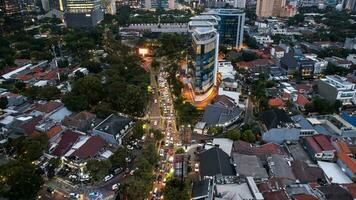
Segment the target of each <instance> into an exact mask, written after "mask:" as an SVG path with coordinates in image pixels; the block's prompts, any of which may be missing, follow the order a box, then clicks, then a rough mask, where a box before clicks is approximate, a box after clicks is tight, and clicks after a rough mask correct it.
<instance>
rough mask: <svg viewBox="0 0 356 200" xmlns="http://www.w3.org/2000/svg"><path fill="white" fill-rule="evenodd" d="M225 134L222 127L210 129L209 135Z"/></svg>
mask: <svg viewBox="0 0 356 200" xmlns="http://www.w3.org/2000/svg"><path fill="white" fill-rule="evenodd" d="M222 132H223V128H222V127H220V126H212V127H210V128H209V130H208V133H209V134H210V135H220V134H222Z"/></svg>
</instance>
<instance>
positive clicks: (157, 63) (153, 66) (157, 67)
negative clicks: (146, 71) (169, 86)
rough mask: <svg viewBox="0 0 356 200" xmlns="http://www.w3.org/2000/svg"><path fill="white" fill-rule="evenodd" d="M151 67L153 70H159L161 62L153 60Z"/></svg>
mask: <svg viewBox="0 0 356 200" xmlns="http://www.w3.org/2000/svg"><path fill="white" fill-rule="evenodd" d="M151 67H152V69H154V70H157V69H159V62H158V61H157V60H156V59H153V60H152V63H151Z"/></svg>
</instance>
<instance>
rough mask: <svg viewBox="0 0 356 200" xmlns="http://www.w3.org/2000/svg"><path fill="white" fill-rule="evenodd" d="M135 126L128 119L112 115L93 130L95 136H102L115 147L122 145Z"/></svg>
mask: <svg viewBox="0 0 356 200" xmlns="http://www.w3.org/2000/svg"><path fill="white" fill-rule="evenodd" d="M134 124H135V123H134V121H133V120H131V119H130V118H128V117H125V116H123V115H113V114H112V115H110V116H109V117H107V118H106V119H104V120H103V121H102V122H101V123H99V124H98V125H97V126H96V127H95V128H94V129H93V135H97V136H100V137H102V138H103V139H104V140H105V141H107V142H109V143H111V144H113V145H120V144H121V143H122V139H123V138H124V137H125V136H126V135H127V134H128V133H129V132H130V131H131V129H132V127H133V125H134Z"/></svg>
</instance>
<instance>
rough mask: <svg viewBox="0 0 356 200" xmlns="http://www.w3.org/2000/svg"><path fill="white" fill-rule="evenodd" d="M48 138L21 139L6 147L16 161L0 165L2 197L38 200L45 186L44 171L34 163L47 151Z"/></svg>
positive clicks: (13, 199) (15, 199) (11, 199)
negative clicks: (40, 191)
mask: <svg viewBox="0 0 356 200" xmlns="http://www.w3.org/2000/svg"><path fill="white" fill-rule="evenodd" d="M47 145H48V138H47V137H46V136H45V135H41V136H38V137H34V138H24V137H20V138H17V139H15V140H12V141H10V142H9V143H8V146H7V147H6V149H7V152H13V153H14V155H16V156H15V159H12V160H11V161H10V162H8V163H6V164H4V165H0V196H1V197H5V198H9V199H10V200H22V199H23V200H25V199H36V197H37V193H38V191H39V190H40V188H41V185H42V184H43V178H42V175H43V171H42V170H41V169H39V168H37V167H36V166H35V165H34V164H33V163H32V162H33V161H34V160H37V159H38V158H39V157H40V156H41V155H42V154H43V151H44V150H45V149H47Z"/></svg>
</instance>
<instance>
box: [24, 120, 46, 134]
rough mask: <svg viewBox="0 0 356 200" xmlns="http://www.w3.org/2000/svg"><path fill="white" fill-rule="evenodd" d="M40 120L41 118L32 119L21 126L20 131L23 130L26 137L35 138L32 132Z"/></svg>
mask: <svg viewBox="0 0 356 200" xmlns="http://www.w3.org/2000/svg"><path fill="white" fill-rule="evenodd" d="M41 120H42V116H38V117H34V118H32V119H31V120H29V121H28V122H26V123H24V124H22V125H21V129H23V130H24V133H25V135H26V136H30V137H32V136H35V134H34V131H35V127H36V125H37V124H38V123H39V122H40V121H41Z"/></svg>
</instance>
